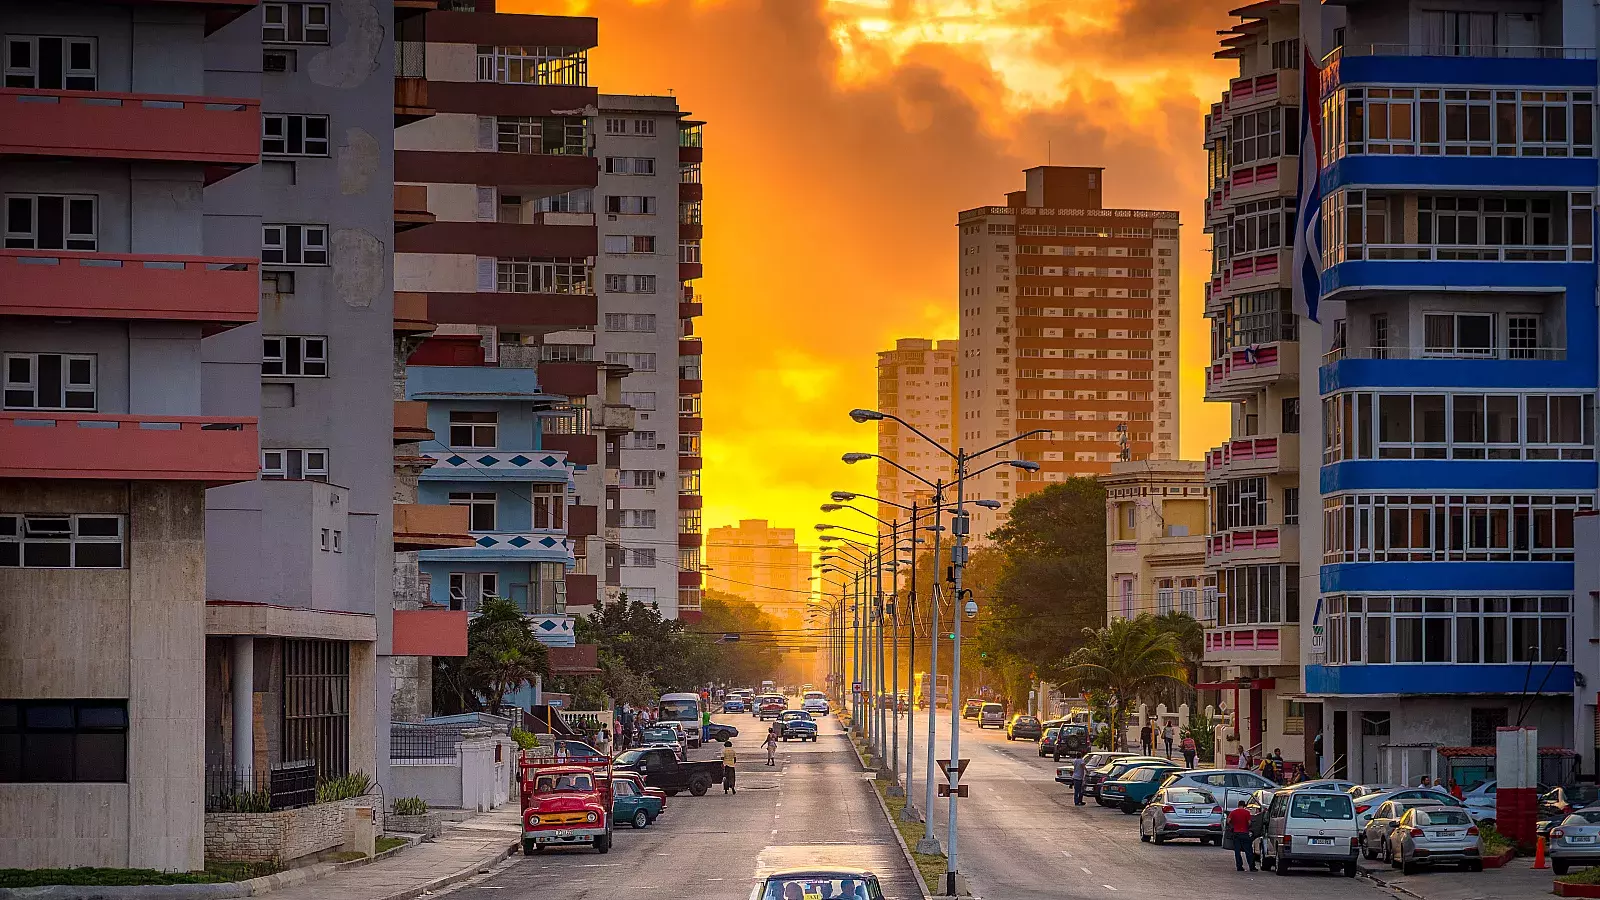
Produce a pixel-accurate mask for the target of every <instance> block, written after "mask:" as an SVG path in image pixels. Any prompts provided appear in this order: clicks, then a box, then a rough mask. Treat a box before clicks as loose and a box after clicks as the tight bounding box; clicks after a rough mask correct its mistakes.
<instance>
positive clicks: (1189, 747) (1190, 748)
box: [1180, 734, 1199, 769]
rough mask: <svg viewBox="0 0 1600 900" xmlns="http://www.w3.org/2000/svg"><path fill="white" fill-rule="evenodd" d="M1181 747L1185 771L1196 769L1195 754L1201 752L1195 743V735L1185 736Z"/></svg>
mask: <svg viewBox="0 0 1600 900" xmlns="http://www.w3.org/2000/svg"><path fill="white" fill-rule="evenodd" d="M1180 746H1181V747H1182V748H1183V767H1184V768H1185V769H1192V768H1194V758H1195V754H1196V753H1197V752H1198V750H1199V748H1198V747H1197V746H1196V744H1195V742H1194V735H1192V734H1185V735H1184V736H1183V743H1182V744H1181V745H1180Z"/></svg>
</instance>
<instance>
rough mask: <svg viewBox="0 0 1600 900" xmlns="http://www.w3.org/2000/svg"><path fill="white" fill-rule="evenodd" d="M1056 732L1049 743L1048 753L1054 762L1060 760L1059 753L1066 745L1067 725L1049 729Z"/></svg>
mask: <svg viewBox="0 0 1600 900" xmlns="http://www.w3.org/2000/svg"><path fill="white" fill-rule="evenodd" d="M1051 730H1053V731H1054V732H1055V733H1056V736H1055V740H1054V741H1052V742H1051V744H1050V753H1051V755H1052V756H1054V757H1055V762H1061V753H1062V751H1063V750H1065V749H1066V746H1067V726H1065V725H1062V726H1061V727H1059V728H1054V729H1051Z"/></svg>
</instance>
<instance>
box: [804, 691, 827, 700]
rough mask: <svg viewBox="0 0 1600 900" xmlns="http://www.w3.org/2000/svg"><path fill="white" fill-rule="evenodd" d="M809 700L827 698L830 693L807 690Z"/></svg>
mask: <svg viewBox="0 0 1600 900" xmlns="http://www.w3.org/2000/svg"><path fill="white" fill-rule="evenodd" d="M806 699H807V700H826V699H828V695H827V694H824V693H823V692H821V691H806Z"/></svg>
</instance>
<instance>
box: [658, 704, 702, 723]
mask: <svg viewBox="0 0 1600 900" xmlns="http://www.w3.org/2000/svg"><path fill="white" fill-rule="evenodd" d="M659 712H660V716H661V718H663V719H679V720H682V721H685V722H690V721H699V719H700V703H699V702H698V701H695V700H663V701H661V705H660V707H659Z"/></svg>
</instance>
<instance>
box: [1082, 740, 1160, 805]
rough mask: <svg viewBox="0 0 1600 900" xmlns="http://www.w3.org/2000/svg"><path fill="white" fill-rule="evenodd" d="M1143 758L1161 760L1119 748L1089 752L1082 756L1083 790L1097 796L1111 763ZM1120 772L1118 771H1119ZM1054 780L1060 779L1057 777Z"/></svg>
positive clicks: (1152, 760) (1153, 760) (1146, 760)
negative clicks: (1126, 751)
mask: <svg viewBox="0 0 1600 900" xmlns="http://www.w3.org/2000/svg"><path fill="white" fill-rule="evenodd" d="M1125 759H1126V760H1130V761H1132V760H1143V761H1145V762H1161V760H1157V759H1153V758H1151V757H1148V756H1139V755H1138V754H1135V753H1124V752H1123V751H1120V750H1114V751H1105V750H1102V751H1100V752H1098V753H1091V754H1089V755H1088V756H1086V757H1084V758H1083V792H1084V793H1085V794H1087V795H1089V796H1091V797H1094V796H1097V792H1098V791H1099V790H1100V782H1101V781H1102V780H1103V779H1104V778H1105V777H1106V770H1107V769H1109V768H1110V767H1111V764H1112V763H1115V762H1121V761H1122V760H1125ZM1119 774H1120V773H1119ZM1056 780H1058V781H1059V780H1060V779H1059V778H1057V779H1056Z"/></svg>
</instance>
